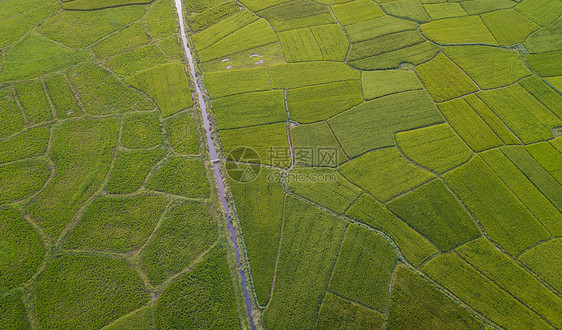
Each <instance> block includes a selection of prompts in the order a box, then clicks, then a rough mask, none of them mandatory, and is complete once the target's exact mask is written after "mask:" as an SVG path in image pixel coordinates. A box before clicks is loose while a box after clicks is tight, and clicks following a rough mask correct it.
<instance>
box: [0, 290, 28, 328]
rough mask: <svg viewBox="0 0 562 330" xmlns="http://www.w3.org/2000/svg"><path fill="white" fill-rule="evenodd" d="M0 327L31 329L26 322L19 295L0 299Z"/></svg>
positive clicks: (23, 307)
mask: <svg viewBox="0 0 562 330" xmlns="http://www.w3.org/2000/svg"><path fill="white" fill-rule="evenodd" d="M0 327H2V328H3V329H22V330H24V329H25V330H27V329H31V326H30V325H29V321H28V320H27V315H26V310H25V305H24V304H23V302H22V301H21V298H20V297H19V294H17V293H16V294H11V295H8V296H4V297H2V298H0Z"/></svg>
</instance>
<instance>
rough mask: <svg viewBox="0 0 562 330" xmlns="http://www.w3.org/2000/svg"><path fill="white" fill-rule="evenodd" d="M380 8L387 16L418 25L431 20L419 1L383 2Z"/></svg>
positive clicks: (399, 0)
mask: <svg viewBox="0 0 562 330" xmlns="http://www.w3.org/2000/svg"><path fill="white" fill-rule="evenodd" d="M379 2H382V1H379ZM382 8H383V9H384V11H385V12H386V13H388V14H389V15H392V16H395V17H403V18H405V19H408V20H413V21H416V22H419V23H425V22H429V21H430V20H431V19H430V18H429V16H428V15H427V12H426V11H425V10H424V9H423V6H422V5H421V2H420V1H419V0H398V1H390V2H387V1H384V3H383V4H382Z"/></svg>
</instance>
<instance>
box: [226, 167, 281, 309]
mask: <svg viewBox="0 0 562 330" xmlns="http://www.w3.org/2000/svg"><path fill="white" fill-rule="evenodd" d="M239 169H240V171H245V170H250V168H249V167H248V166H244V165H242V166H240V167H239ZM252 173H253V172H252ZM279 177H280V172H278V171H275V170H269V169H266V168H262V169H261V170H260V172H259V175H258V176H257V178H256V179H255V180H253V181H251V182H248V183H244V182H238V181H235V180H230V186H231V189H232V194H233V196H234V200H235V201H236V213H237V215H238V219H239V221H240V224H241V227H242V232H243V233H244V244H245V247H246V253H247V254H248V260H249V262H250V266H251V271H252V281H253V284H254V292H255V294H256V298H257V300H258V304H260V305H261V306H265V305H266V304H267V303H268V301H269V294H270V291H271V284H272V282H273V272H274V270H275V263H276V258H277V251H278V249H279V238H280V235H281V224H282V221H283V205H284V194H283V187H282V186H281V183H280V180H279V179H278V178H279ZM276 178H277V180H272V179H276Z"/></svg>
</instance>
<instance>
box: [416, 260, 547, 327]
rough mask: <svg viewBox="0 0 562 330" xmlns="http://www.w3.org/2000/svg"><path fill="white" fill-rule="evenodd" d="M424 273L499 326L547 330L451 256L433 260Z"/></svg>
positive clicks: (522, 306)
mask: <svg viewBox="0 0 562 330" xmlns="http://www.w3.org/2000/svg"><path fill="white" fill-rule="evenodd" d="M423 272H424V273H426V274H428V275H429V276H430V277H431V278H433V279H434V280H435V281H437V282H438V283H439V284H441V285H443V286H444V287H446V288H447V289H449V290H451V291H452V292H453V294H455V295H456V296H457V297H459V298H460V299H461V300H462V301H464V302H465V303H466V304H468V305H469V306H471V307H472V308H474V309H475V310H476V311H477V312H479V313H482V314H483V315H486V317H488V318H489V319H490V320H492V321H493V322H495V323H497V324H499V325H500V326H503V327H506V328H510V327H516V328H517V327H521V326H524V327H531V328H545V329H546V328H548V324H547V323H546V322H545V321H544V320H543V319H541V318H540V317H539V316H538V315H537V314H535V313H534V312H532V311H531V310H529V309H528V308H527V307H525V306H524V305H523V304H521V303H520V302H519V301H517V300H516V299H515V298H513V297H512V296H511V295H509V294H508V293H507V292H505V291H503V290H502V289H500V288H499V287H498V286H497V285H496V284H494V282H492V281H490V280H489V279H488V278H486V277H484V276H483V275H482V274H480V273H479V272H478V271H477V270H476V269H474V268H473V267H471V266H470V265H468V264H467V263H466V262H464V261H463V260H462V259H461V258H460V257H458V256H457V255H456V254H454V253H448V254H444V255H442V256H439V257H437V258H435V259H432V260H431V261H430V262H428V263H427V264H426V265H425V266H424V267H423Z"/></svg>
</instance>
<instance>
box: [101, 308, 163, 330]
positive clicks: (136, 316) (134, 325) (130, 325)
mask: <svg viewBox="0 0 562 330" xmlns="http://www.w3.org/2000/svg"><path fill="white" fill-rule="evenodd" d="M153 315H154V309H153V308H152V306H146V307H142V308H140V309H137V310H136V311H134V312H131V313H129V314H127V315H125V316H123V317H122V318H120V319H117V320H115V321H114V322H111V323H110V324H108V325H107V326H105V327H103V328H102V329H103V330H123V329H152V328H154V320H153Z"/></svg>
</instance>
